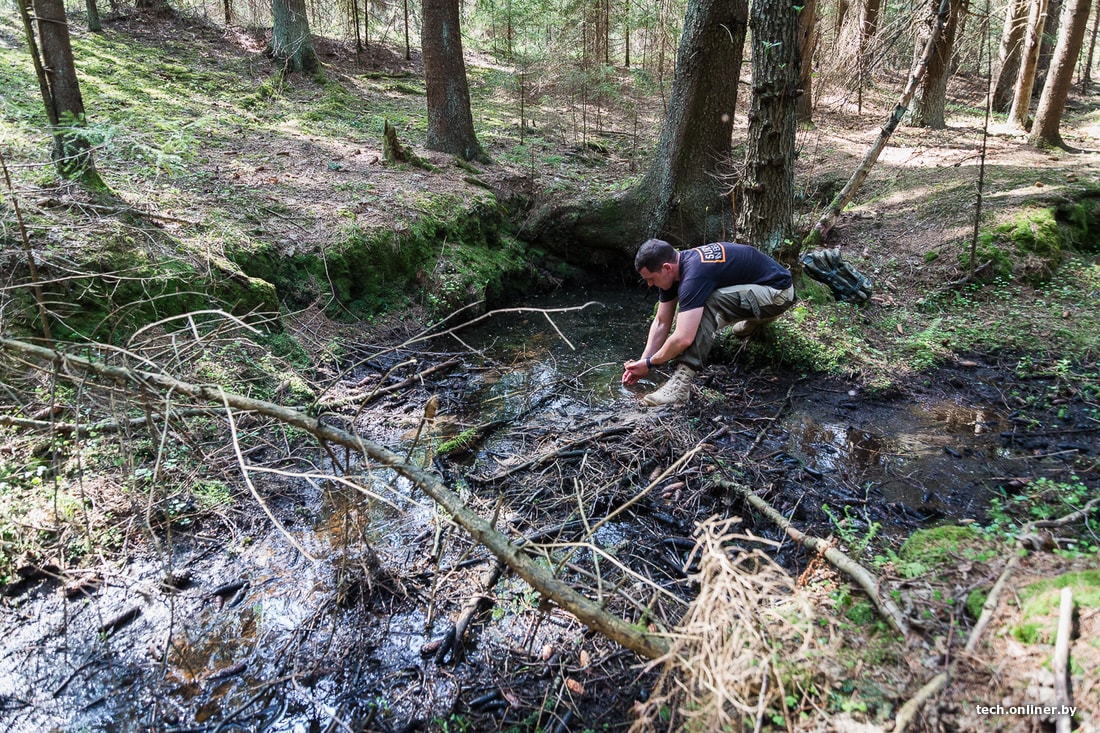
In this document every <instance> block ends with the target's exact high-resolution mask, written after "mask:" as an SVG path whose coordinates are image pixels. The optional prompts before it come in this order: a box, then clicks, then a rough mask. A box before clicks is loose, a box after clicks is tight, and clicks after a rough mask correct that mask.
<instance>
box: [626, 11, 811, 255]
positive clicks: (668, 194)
mask: <svg viewBox="0 0 1100 733" xmlns="http://www.w3.org/2000/svg"><path fill="white" fill-rule="evenodd" d="M747 30H748V3H747V2H746V0H692V1H691V2H690V3H689V4H688V9H687V13H686V15H685V17H684V29H683V35H682V36H681V38H680V49H679V51H678V54H677V57H676V72H675V74H674V76H673V80H672V92H671V94H670V96H669V102H668V109H667V111H666V114H665V121H664V126H663V127H662V128H661V137H660V139H659V141H658V143H657V150H656V152H655V154H654V159H653V165H652V167H651V168H650V169H649V171H648V173H647V175H646V176H645V178H644V179H643V181H642V183H641V184H639V190H638V191H637V193H636V196H637V197H638V198H640V200H642V201H644V202H645V203H644V204H643V206H642V207H641V208H640V211H644V212H647V213H648V214H649V219H648V223H647V230H648V231H647V233H648V234H650V235H652V236H658V235H663V236H665V237H666V238H668V239H669V241H673V242H676V243H679V244H690V245H692V246H695V245H697V244H703V243H704V242H707V241H713V240H714V239H715V238H721V236H722V235H723V233H724V230H727V229H728V227H724V226H723V222H730V221H732V212H731V211H730V207H729V203H728V201H727V200H726V198H725V196H724V194H723V192H722V190H721V189H722V186H721V185H720V184H719V183H718V181H717V180H716V177H717V176H719V175H720V174H721V172H722V166H724V165H728V163H729V158H730V151H731V140H732V136H733V117H734V113H735V110H736V107H737V82H738V79H739V77H740V72H741V61H742V58H743V56H744V46H745V34H746V32H747ZM792 42H793V36H792Z"/></svg>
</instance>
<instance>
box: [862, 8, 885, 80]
mask: <svg viewBox="0 0 1100 733" xmlns="http://www.w3.org/2000/svg"><path fill="white" fill-rule="evenodd" d="M881 11H882V0H867V2H866V4H865V5H864V6H863V17H862V19H861V21H860V24H859V64H860V78H866V77H867V75H868V74H869V73H870V72H871V42H872V41H873V40H874V38H875V36H876V35H877V34H878V21H879V16H880V15H881Z"/></svg>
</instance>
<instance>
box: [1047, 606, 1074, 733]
mask: <svg viewBox="0 0 1100 733" xmlns="http://www.w3.org/2000/svg"><path fill="white" fill-rule="evenodd" d="M1071 636H1073V590H1072V589H1071V588H1069V587H1066V588H1063V589H1062V603H1061V606H1060V607H1059V609H1058V638H1057V640H1056V641H1055V642H1054V661H1053V662H1051V666H1053V667H1054V704H1055V707H1057V708H1058V710H1059V712H1058V715H1057V717H1056V718H1055V721H1054V730H1055V731H1056V733H1070V730H1071V729H1072V728H1073V715H1071V714H1070V713H1068V712H1066V711H1068V710H1069V709H1070V707H1071V706H1072V705H1073V691H1072V690H1071V689H1070V686H1069V642H1070V637H1071Z"/></svg>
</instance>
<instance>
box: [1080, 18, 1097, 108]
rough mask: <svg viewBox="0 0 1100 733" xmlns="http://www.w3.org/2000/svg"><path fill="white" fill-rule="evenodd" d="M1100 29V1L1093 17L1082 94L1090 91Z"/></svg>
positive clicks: (1082, 79) (1083, 74) (1082, 75)
mask: <svg viewBox="0 0 1100 733" xmlns="http://www.w3.org/2000/svg"><path fill="white" fill-rule="evenodd" d="M1097 29H1100V2H1097V3H1096V15H1094V16H1093V19H1092V36H1091V40H1090V41H1089V52H1088V55H1087V56H1086V57H1085V68H1084V70H1083V71H1082V73H1081V94H1088V93H1089V83H1090V82H1091V81H1092V76H1091V75H1092V55H1093V52H1095V50H1096V31H1097Z"/></svg>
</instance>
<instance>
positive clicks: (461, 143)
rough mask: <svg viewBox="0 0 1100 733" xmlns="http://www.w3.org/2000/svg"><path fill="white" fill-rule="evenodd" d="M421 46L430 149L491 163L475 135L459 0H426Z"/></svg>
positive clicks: (428, 145) (465, 158) (428, 144)
mask: <svg viewBox="0 0 1100 733" xmlns="http://www.w3.org/2000/svg"><path fill="white" fill-rule="evenodd" d="M423 12H424V22H423V23H422V24H421V25H422V31H421V42H420V47H421V49H422V52H423V54H424V81H425V85H426V86H427V90H428V141H427V147H428V149H429V150H438V151H440V152H443V153H450V154H452V155H457V156H459V157H461V158H463V159H464V160H479V161H483V162H488V160H489V157H488V156H487V155H486V154H485V151H484V150H482V148H481V144H480V143H478V141H477V137H476V136H475V135H474V118H473V115H472V113H471V112H470V90H469V87H468V86H467V82H466V63H465V61H464V60H463V57H462V30H461V28H460V27H459V13H458V0H424V3H423Z"/></svg>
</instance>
